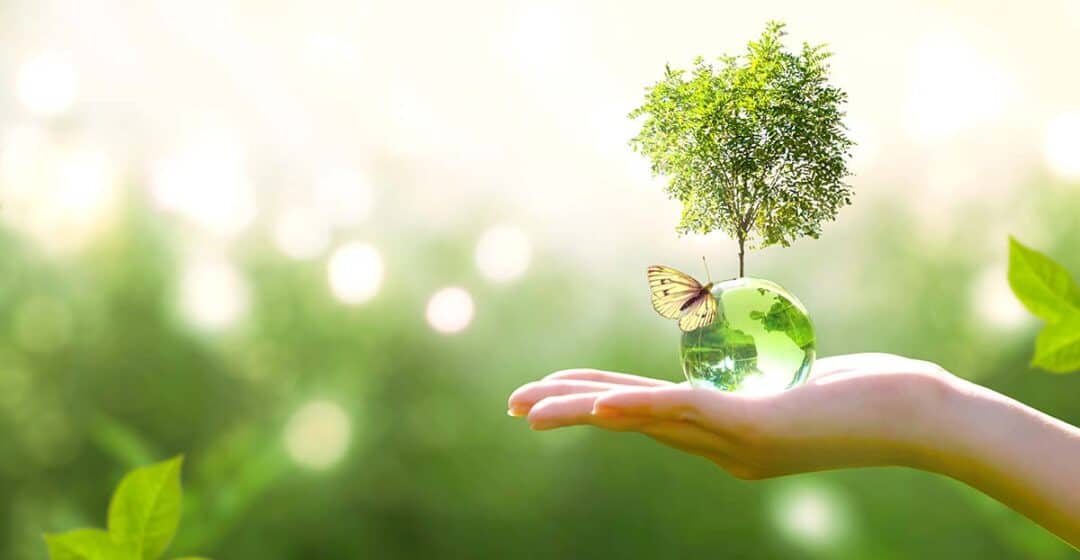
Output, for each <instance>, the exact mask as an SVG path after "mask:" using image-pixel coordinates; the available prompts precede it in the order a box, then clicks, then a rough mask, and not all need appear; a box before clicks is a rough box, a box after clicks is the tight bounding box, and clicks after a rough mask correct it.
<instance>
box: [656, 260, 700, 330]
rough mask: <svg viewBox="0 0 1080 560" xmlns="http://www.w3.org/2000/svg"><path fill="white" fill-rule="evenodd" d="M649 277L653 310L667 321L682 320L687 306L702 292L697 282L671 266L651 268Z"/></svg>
mask: <svg viewBox="0 0 1080 560" xmlns="http://www.w3.org/2000/svg"><path fill="white" fill-rule="evenodd" d="M648 276H649V290H650V291H651V292H652V305H653V309H655V310H656V312H657V313H659V314H660V315H661V316H662V317H665V318H667V319H681V318H682V317H683V316H684V315H685V311H686V307H687V304H688V303H690V300H692V299H694V298H695V297H697V296H698V295H699V294H700V293H701V291H702V289H701V288H702V287H701V284H700V283H699V282H698V281H697V280H694V279H693V278H691V277H690V276H689V275H687V274H683V273H682V272H679V271H678V270H675V269H674V268H671V267H670V266H660V265H653V266H650V267H649V271H648ZM708 299H713V298H711V297H710V298H708ZM714 303H715V302H714ZM714 308H715V306H714ZM684 330H685V329H684Z"/></svg>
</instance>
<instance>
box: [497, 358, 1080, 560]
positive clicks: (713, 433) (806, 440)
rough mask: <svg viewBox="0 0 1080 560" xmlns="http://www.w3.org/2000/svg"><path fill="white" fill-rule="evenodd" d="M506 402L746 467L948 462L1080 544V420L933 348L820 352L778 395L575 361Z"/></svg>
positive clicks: (950, 471)
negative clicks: (937, 360)
mask: <svg viewBox="0 0 1080 560" xmlns="http://www.w3.org/2000/svg"><path fill="white" fill-rule="evenodd" d="M508 406H509V413H510V414H511V415H513V416H526V415H527V416H528V420H529V425H530V426H532V428H533V429H534V430H548V429H552V428H561V427H564V426H573V425H577V424H588V425H591V426H597V427H600V428H605V429H608V430H613V431H636V432H641V433H643V434H645V435H647V436H649V437H651V438H653V439H655V440H657V441H659V442H661V443H663V444H665V445H669V446H671V447H674V448H676V449H679V450H682V451H686V452H688V453H692V454H694V455H700V456H702V457H705V458H706V459H708V460H710V461H712V462H713V463H715V464H717V465H719V466H720V467H721V468H723V469H724V470H726V471H727V472H729V473H731V474H732V475H734V476H736V477H738V478H742V479H759V478H768V477H773V476H781V475H785V474H793V473H800V472H809V471H819V470H825V469H837V468H844V467H859V466H876V465H902V466H910V467H915V468H920V469H924V470H929V471H933V472H938V473H941V474H944V475H947V476H950V477H952V478H955V479H957V480H960V481H962V482H964V483H967V484H969V485H971V486H973V487H974V488H977V489H979V490H981V491H983V492H984V493H986V494H988V495H990V496H992V497H994V498H996V499H998V500H1000V501H1001V502H1002V503H1004V504H1005V505H1007V506H1009V507H1012V508H1013V509H1015V510H1017V511H1019V512H1020V513H1022V514H1024V515H1026V516H1028V517H1030V518H1031V519H1032V520H1033V521H1035V522H1036V523H1038V524H1040V525H1042V526H1043V527H1045V528H1047V529H1048V530H1050V531H1052V532H1053V533H1055V534H1057V535H1058V536H1060V537H1061V538H1062V539H1064V540H1065V541H1067V542H1069V543H1070V544H1072V545H1073V546H1076V547H1080V477H1077V476H1076V465H1078V464H1080V429H1078V428H1076V427H1075V426H1071V425H1069V424H1068V423H1066V422H1062V421H1061V420H1058V419H1056V418H1053V417H1050V416H1048V415H1046V414H1043V413H1042V412H1039V411H1038V410H1035V409H1033V408H1031V407H1029V406H1026V405H1024V404H1022V403H1019V402H1017V401H1015V400H1013V399H1010V398H1008V397H1006V396H1004V395H1001V394H998V393H995V392H994V391H991V390H989V389H986V388H984V387H980V386H978V385H975V384H973V383H969V382H967V381H964V380H962V379H960V378H957V377H953V376H952V375H950V374H949V373H947V372H946V371H945V370H943V369H941V368H940V367H938V366H936V365H934V364H932V363H929V362H923V361H920V360H911V359H907V358H902V357H900V356H893V355H889V354H853V355H848V356H835V357H832V358H824V359H821V360H818V361H817V362H815V364H814V368H813V371H812V372H811V376H810V380H809V381H808V382H807V383H806V384H805V385H802V386H800V387H796V388H794V389H791V390H789V391H784V392H782V393H779V394H774V395H768V396H748V395H739V394H733V393H725V392H721V391H717V390H714V389H701V388H693V387H690V386H689V385H685V384H674V383H670V382H667V381H660V380H656V379H649V378H646V377H637V376H633V375H626V374H623V373H611V372H604V371H596V370H587V369H577V370H567V371H561V372H558V373H554V374H552V375H549V376H547V377H546V378H544V379H543V380H541V381H537V382H534V383H529V384H527V385H524V386H522V387H521V388H519V389H518V390H517V391H514V394H512V395H510V401H509V405H508Z"/></svg>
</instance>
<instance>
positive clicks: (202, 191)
mask: <svg viewBox="0 0 1080 560" xmlns="http://www.w3.org/2000/svg"><path fill="white" fill-rule="evenodd" d="M150 184H151V193H152V195H153V198H154V201H155V202H156V203H157V205H158V207H160V208H161V209H163V210H167V211H171V212H176V213H178V214H181V215H183V216H185V217H187V218H188V219H190V220H192V221H193V222H194V223H196V224H197V225H199V226H200V227H202V228H203V229H205V230H206V231H209V232H211V233H214V234H217V235H220V236H224V237H231V236H235V235H237V234H239V233H240V232H241V231H243V230H244V229H246V228H247V227H248V226H249V225H250V224H251V223H252V221H254V219H255V214H256V206H255V188H254V186H253V185H252V183H251V181H250V179H249V177H248V171H247V164H246V157H245V149H244V146H243V144H242V143H241V142H240V140H239V138H237V137H236V136H235V135H234V134H233V133H232V132H230V131H228V130H225V129H219V128H206V129H203V130H200V131H198V132H195V133H193V134H191V135H190V136H189V137H187V138H185V139H184V140H183V141H182V142H181V143H180V145H179V147H178V148H176V149H175V150H174V151H173V152H172V153H170V154H169V155H167V156H166V157H164V158H161V159H159V160H158V161H157V162H155V164H154V166H153V168H152V170H151V177H150Z"/></svg>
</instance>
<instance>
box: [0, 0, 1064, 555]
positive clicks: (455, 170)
mask: <svg viewBox="0 0 1080 560" xmlns="http://www.w3.org/2000/svg"><path fill="white" fill-rule="evenodd" d="M91 4H94V5H95V6H96V9H91V8H88V7H87V3H78V2H64V1H50V2H37V3H31V2H6V3H4V4H2V5H0V6H2V7H3V11H2V12H0V17H2V18H4V22H5V28H6V29H7V30H8V31H9V32H10V36H11V37H12V38H13V39H12V41H11V44H10V45H9V46H8V47H6V48H5V49H4V52H3V53H0V55H2V56H0V59H2V60H0V72H2V74H0V75H2V80H0V86H2V90H3V92H2V96H0V97H2V99H0V107H2V113H0V127H2V132H3V139H4V140H3V144H2V146H0V441H3V442H4V444H5V445H4V447H5V452H4V453H0V504H3V505H2V507H0V528H2V530H0V557H4V558H19V559H23V558H25V559H37V558H44V557H45V548H44V545H43V542H42V540H41V534H42V533H43V532H46V531H50V532H52V531H62V530H67V529H72V528H75V527H83V526H100V525H101V524H102V522H103V519H102V513H101V512H103V511H104V507H105V505H106V504H107V502H108V497H109V494H110V492H111V491H112V489H113V487H114V485H115V484H116V482H117V481H118V480H119V479H120V477H121V475H122V474H123V472H125V471H126V470H128V469H130V468H132V467H135V466H138V465H143V464H147V463H150V462H152V461H156V460H160V459H163V458H166V457H169V456H172V455H174V454H177V453H184V454H186V463H185V472H184V483H185V515H184V520H183V522H182V525H181V529H180V534H179V537H178V541H177V542H176V543H175V544H174V546H173V547H171V549H170V551H171V553H175V554H178V555H179V554H182V553H199V554H204V555H207V556H211V557H214V558H219V559H229V558H260V559H268V560H269V559H275V558H282V559H285V558H362V557H376V558H414V557H422V556H428V557H440V558H454V557H470V558H487V557H492V558H494V557H506V556H526V557H535V558H566V557H571V558H572V557H610V558H648V557H668V558H677V557H691V556H708V557H716V556H722V557H725V558H728V557H730V558H793V557H794V558H815V557H819V558H869V557H872V558H881V559H888V558H912V557H922V558H971V557H1000V558H1009V557H1015V558H1046V559H1053V558H1067V557H1070V555H1071V554H1074V552H1072V551H1071V550H1070V549H1069V548H1068V547H1067V546H1066V545H1064V544H1063V543H1061V542H1060V541H1058V540H1057V539H1056V538H1055V537H1053V536H1052V535H1050V534H1048V533H1047V532H1045V531H1043V530H1042V529H1040V528H1039V527H1037V526H1035V525H1033V524H1032V523H1030V522H1029V521H1027V520H1026V519H1024V518H1022V517H1020V516H1018V515H1017V514H1015V513H1013V512H1011V511H1010V510H1008V509H1006V508H1004V507H1003V506H1001V505H999V504H997V503H996V502H994V501H992V500H990V499H988V498H986V497H984V496H982V495H980V494H978V493H976V492H974V491H973V490H970V489H968V488H966V487H964V486H962V485H960V484H959V483H956V482H954V481H951V480H948V479H944V478H942V477H938V476H934V475H930V474H925V473H921V472H916V471H912V470H906V469H899V468H897V469H869V470H859V471H848V472H831V473H818V474H812V475H804V476H796V477H788V478H782V479H777V480H769V481H759V482H741V481H737V480H734V479H732V478H730V477H728V476H727V475H726V474H724V473H723V472H721V471H719V470H718V469H716V468H715V467H713V466H711V465H710V464H708V463H707V462H705V461H703V460H698V459H696V458H693V457H689V456H685V455H681V454H677V453H674V452H672V451H670V450H667V449H663V448H660V447H658V446H656V445H655V444H652V443H651V442H649V441H647V440H646V439H645V438H641V437H635V436H630V435H622V434H611V433H599V432H592V431H589V430H585V429H569V430H565V431H557V432H550V433H532V432H530V431H529V430H528V429H527V426H526V425H525V424H524V423H523V422H521V421H520V420H515V419H511V418H507V417H506V416H505V413H504V403H505V398H506V397H507V395H508V394H509V393H510V391H512V390H513V389H514V388H515V387H517V386H518V385H520V384H522V383H525V382H527V381H530V380H533V379H535V378H537V377H540V376H542V375H544V374H546V373H549V372H551V371H554V370H558V369H564V368H568V367H578V366H587V367H596V368H605V369H615V370H621V371H628V372H633V373H637V374H643V375H653V376H657V377H663V378H667V379H677V378H679V376H680V372H679V370H678V361H677V348H678V332H677V330H676V329H675V328H674V326H673V325H671V324H670V323H669V322H667V321H663V320H661V319H659V318H657V317H655V315H654V314H653V312H652V310H651V308H650V305H649V301H648V297H647V289H646V284H645V278H644V270H645V267H646V266H647V265H649V264H653V263H656V262H661V263H665V264H670V265H673V266H676V267H679V268H682V269H684V270H687V271H697V270H698V268H697V264H696V263H697V262H699V261H698V259H699V258H700V255H701V254H706V255H708V256H709V257H710V261H711V262H714V263H717V264H714V265H713V267H714V269H713V272H714V275H715V276H718V277H722V276H724V275H725V273H724V272H717V269H718V268H721V267H727V268H726V273H727V275H731V274H732V272H733V270H734V269H733V267H734V245H733V244H732V243H731V242H730V240H726V239H723V238H719V237H714V236H709V237H704V238H703V237H689V238H682V239H679V238H676V236H675V235H674V232H673V228H674V224H675V221H676V219H677V214H678V208H677V206H673V205H672V204H671V203H670V202H668V201H666V200H664V197H663V194H662V193H661V192H660V189H659V187H658V183H657V181H656V180H652V179H649V178H648V176H647V173H645V172H644V169H645V165H644V162H642V161H638V160H639V159H640V158H637V156H635V155H633V154H632V153H630V150H629V148H626V147H625V142H626V140H627V139H628V138H629V137H630V135H631V134H632V128H633V123H627V122H625V121H626V119H625V114H626V111H627V110H628V109H629V108H630V107H632V106H634V103H635V102H637V101H639V96H640V95H641V93H642V89H641V87H642V86H644V85H645V84H647V83H650V82H651V81H654V80H655V78H656V77H657V76H659V72H660V71H661V70H662V68H663V62H664V61H665V60H673V61H677V62H685V61H687V60H689V59H690V57H692V56H693V55H694V54H697V53H701V52H705V53H710V52H715V53H717V54H719V53H721V52H730V51H733V50H735V49H737V48H739V46H740V45H741V44H742V43H743V42H745V40H746V39H747V38H749V37H751V36H752V35H753V34H754V33H756V32H757V30H759V29H760V27H761V23H762V22H763V21H765V20H766V19H769V18H770V17H776V16H777V15H782V16H783V17H785V19H787V20H788V23H789V25H790V29H791V30H792V31H793V33H794V34H795V39H797V40H801V39H802V38H803V36H805V37H807V38H808V39H810V40H813V41H827V42H829V43H831V44H832V47H833V50H834V51H836V52H837V58H836V60H835V64H836V76H837V83H838V85H840V86H841V87H843V88H845V89H846V90H847V91H848V92H849V94H850V95H851V98H852V105H851V117H852V122H853V128H854V126H855V123H859V126H861V130H862V131H867V130H869V131H871V132H870V133H865V132H864V134H863V135H862V136H861V138H860V137H859V135H858V134H857V135H856V136H857V139H861V140H862V142H861V146H862V147H863V148H864V150H865V151H862V152H859V153H857V155H856V163H857V164H858V167H859V173H858V174H857V175H856V176H855V177H853V178H852V184H853V185H854V187H855V192H856V196H855V201H854V207H852V208H850V209H845V210H844V211H842V212H841V215H840V219H839V220H838V221H837V222H836V223H834V224H829V225H827V226H826V228H825V232H824V235H823V237H822V239H820V240H816V241H814V240H803V241H799V242H797V243H796V244H795V245H794V246H793V247H791V248H789V249H768V250H765V251H759V252H752V253H751V254H750V255H749V257H748V273H749V274H752V275H754V276H760V277H765V278H769V279H771V280H774V281H776V282H778V283H780V284H782V285H783V286H785V287H786V288H788V289H789V290H791V291H792V292H793V293H795V294H797V295H798V296H799V297H800V298H801V299H802V300H803V302H804V303H805V304H806V305H807V307H808V308H809V309H810V311H811V314H812V316H813V318H814V320H815V323H816V328H817V334H818V341H819V352H820V354H821V355H831V354H837V353H847V352H862V351H884V352H894V353H899V354H905V355H910V356H913V357H918V358H922V359H927V360H932V361H935V362H938V363H940V364H942V365H943V366H944V367H946V368H947V369H949V370H950V371H953V372H955V373H956V374H957V375H960V376H963V377H966V378H969V379H973V380H975V381H977V382H979V383H981V384H984V385H987V386H989V387H991V388H993V389H995V390H997V391H1001V392H1003V393H1005V394H1007V395H1010V396H1012V397H1015V398H1017V399H1019V400H1021V401H1024V402H1026V403H1028V404H1030V405H1032V406H1034V407H1036V408H1038V409H1040V410H1043V411H1045V412H1047V413H1049V414H1052V415H1054V416H1056V417H1058V418H1061V419H1063V420H1065V421H1068V422H1070V423H1073V424H1080V377H1077V376H1055V375H1051V374H1046V373H1043V372H1039V371H1035V370H1031V369H1029V367H1028V365H1027V364H1028V361H1029V359H1030V355H1031V350H1032V344H1033V337H1034V333H1035V332H1036V331H1037V328H1038V323H1037V322H1036V321H1035V320H1034V319H1033V318H1031V317H1029V316H1028V315H1027V314H1026V312H1025V311H1024V310H1023V309H1022V308H1020V307H1019V304H1018V303H1017V302H1016V301H1015V300H1014V299H1013V297H1012V296H1011V294H1010V293H1009V290H1008V286H1007V284H1006V280H1005V267H1004V263H1005V258H1006V254H1007V253H1006V251H1007V242H1006V241H1007V240H1006V234H1008V233H1014V234H1015V235H1017V237H1018V238H1019V239H1020V240H1022V241H1024V242H1025V243H1027V244H1029V245H1031V246H1033V247H1035V248H1037V249H1039V250H1042V251H1044V252H1046V253H1048V254H1050V255H1051V256H1053V257H1054V258H1055V259H1057V260H1059V261H1060V262H1062V263H1063V264H1064V265H1065V266H1066V267H1068V268H1069V269H1070V270H1072V271H1073V272H1074V273H1080V219H1078V216H1080V124H1077V123H1078V122H1080V118H1078V117H1075V114H1074V113H1072V112H1070V111H1074V110H1075V109H1076V107H1074V106H1070V105H1069V103H1070V101H1069V100H1070V99H1071V100H1072V101H1071V103H1075V99H1076V98H1077V94H1080V83H1078V82H1077V80H1076V77H1075V76H1062V75H1061V72H1060V67H1061V62H1062V61H1063V60H1066V58H1065V56H1066V55H1065V54H1064V53H1067V52H1070V51H1069V49H1068V48H1063V49H1062V48H1059V49H1057V50H1056V51H1054V52H1058V53H1060V54H1058V55H1053V56H1058V57H1059V58H1058V59H1054V58H1053V56H1050V58H1051V60H1043V59H1039V60H1036V59H1037V58H1038V57H1036V56H1034V55H1033V54H1032V53H1030V52H1028V49H1039V48H1042V47H1045V46H1046V45H1045V44H1042V43H1040V41H1050V40H1055V39H1050V38H1048V37H1058V39H1056V40H1059V41H1073V42H1074V43H1075V42H1076V41H1077V39H1075V38H1073V39H1065V38H1062V37H1064V36H1066V35H1067V34H1064V33H1059V34H1055V33H1051V32H1049V31H1046V29H1045V26H1050V25H1053V26H1062V27H1063V28H1069V27H1068V26H1070V25H1080V18H1077V19H1076V20H1072V19H1069V17H1072V16H1068V17H1066V16H1064V15H1062V14H1059V13H1057V12H1056V11H1055V10H1058V9H1060V8H1059V7H1056V6H1057V5H1056V4H1054V5H1051V4H1050V3H1048V4H1046V5H1041V4H1037V5H1032V6H1025V10H1026V11H1025V12H1024V13H1023V14H1021V15H1018V14H983V15H980V19H978V22H979V24H980V26H981V27H976V28H974V30H972V28H970V27H968V26H966V25H965V24H963V23H958V22H963V21H967V19H965V18H966V16H967V14H970V13H971V11H972V10H977V8H978V5H977V4H966V3H963V2H958V3H949V4H947V5H944V6H937V5H936V4H935V5H930V4H929V3H924V4H916V5H915V7H908V8H905V7H902V6H901V5H900V4H896V5H893V4H889V3H883V4H882V5H881V6H878V7H875V8H874V9H875V10H879V11H880V13H879V12H878V11H874V12H873V13H871V12H870V11H869V8H865V9H864V8H860V7H858V6H857V5H855V4H849V3H843V2H840V3H836V6H835V7H836V8H837V9H841V8H843V9H845V10H847V13H848V14H849V15H848V16H847V17H848V18H849V19H847V20H843V19H841V20H840V21H836V18H835V17H829V16H827V15H823V14H821V13H820V12H822V11H825V12H829V11H830V10H820V9H818V8H814V9H813V10H811V9H810V8H808V7H800V5H799V4H797V3H789V4H783V5H778V6H775V7H773V8H772V9H768V10H767V9H765V8H756V7H742V8H740V9H739V10H738V11H736V12H737V13H734V14H732V13H724V14H723V15H724V17H723V18H721V17H720V15H721V14H720V13H719V12H717V10H720V9H721V8H719V7H716V6H712V4H708V5H706V4H700V3H689V2H683V3H676V4H677V5H673V6H671V7H669V8H665V10H666V11H670V12H671V13H670V14H668V13H664V14H657V13H656V11H655V9H646V8H645V7H641V6H628V5H624V4H623V3H597V4H595V5H590V6H587V7H580V6H576V5H573V4H569V3H558V2H556V3H552V4H545V5H535V4H529V3H521V4H513V5H509V4H506V5H504V4H496V3H485V2H475V3H467V4H465V5H462V6H458V7H455V8H454V9H452V10H451V9H449V8H447V7H445V6H441V5H438V6H437V5H433V4H423V3H420V4H416V5H413V4H412V3H404V4H403V5H391V4H390V3H379V2H368V3H364V4H363V5H362V6H358V5H353V4H351V3H348V4H347V3H343V2H317V3H314V4H311V5H310V6H306V7H305V8H302V9H301V8H298V7H296V8H295V11H293V8H290V7H288V6H286V5H285V3H281V2H271V3H266V4H261V3H260V4H258V5H256V4H255V3H247V2H188V3H170V2H158V3H147V4H145V5H140V6H129V5H126V4H125V3H122V2H108V1H101V2H95V3H91ZM95 10H96V11H95ZM766 12H768V13H766ZM94 13H96V14H97V15H98V17H96V18H91V17H88V15H87V14H94ZM417 13H421V14H423V15H424V17H421V18H417V17H416V14H417ZM687 13H696V14H699V15H700V16H701V17H699V18H695V19H700V20H701V22H689V23H688V22H686V20H685V14H687ZM980 13H981V12H980ZM680 14H682V15H680ZM710 20H711V21H714V22H715V21H720V20H723V23H722V24H721V27H719V28H716V27H715V26H713V27H708V28H707V26H706V23H705V22H707V21H710ZM436 22H441V23H436ZM679 22H681V23H679ZM886 22H888V24H889V25H891V27H890V28H892V29H896V30H897V37H899V36H901V35H902V36H903V37H904V38H903V39H900V38H882V39H880V40H878V39H873V33H872V32H871V31H872V30H873V29H875V28H880V26H881V25H884V24H885V23H886ZM1038 22H1042V23H1038ZM677 23H678V25H676V24H677ZM1036 23H1038V25H1036ZM687 25H689V26H690V27H689V28H687V27H686V26H687ZM710 25H711V24H710ZM680 26H681V27H680ZM1041 26H1042V27H1041ZM650 30H657V31H656V34H655V36H652V35H649V38H648V39H642V37H643V36H644V35H646V32H647V31H650ZM943 30H944V31H943ZM987 30H989V31H987ZM909 32H910V33H909ZM485 33H486V35H483V34H485ZM1076 35H1077V34H1073V35H1072V36H1073V37H1075V36H1076ZM987 37H997V38H998V39H1001V41H997V40H995V41H987V40H986V38H987ZM942 38H944V39H942ZM939 39H940V40H939ZM1000 42H1004V43H1006V44H1015V45H1021V44H1022V45H1024V46H1022V47H1017V49H1016V50H1015V52H1013V53H1012V54H1011V55H1010V56H1011V57H1015V58H1016V59H1021V60H1023V61H1024V62H1023V63H1022V64H1014V63H1013V60H1014V58H1010V56H1002V55H1001V51H1000V50H997V49H999V46H995V45H999V43H1000ZM1059 46H1060V45H1059ZM926 49H931V51H930V52H931V53H932V54H933V55H934V56H932V57H931V58H930V59H927V58H926V52H927V51H926ZM933 49H937V50H933ZM1047 52H1050V51H1047ZM474 55H475V56H474ZM1028 55H1031V56H1028ZM507 57H509V58H507ZM909 59H910V60H912V61H914V62H913V63H912V66H911V67H910V68H908V69H907V70H904V71H890V70H889V68H894V67H895V66H893V65H892V64H891V63H892V62H895V61H908V60H909ZM928 60H929V62H928ZM969 62H970V64H968V63H969ZM905 68H907V67H906V66H905ZM927 76H929V78H932V79H934V80H937V82H935V84H934V86H935V87H934V88H931V89H933V90H934V91H937V92H939V93H938V94H936V96H932V97H930V98H929V99H930V101H927V97H926V95H928V94H926V92H925V91H924V89H923V86H921V85H919V84H920V83H922V82H920V80H923V79H928V78H927ZM1055 76H1056V77H1057V78H1058V79H1055ZM1021 78H1023V79H1021ZM950 79H954V81H949V80H950ZM910 84H915V85H911V86H910V87H908V86H909V85H910ZM984 86H985V87H984ZM965 88H974V89H965ZM893 89H897V90H900V91H904V92H906V93H905V94H904V96H898V95H892V94H887V93H883V92H885V91H886V90H889V91H891V90H893ZM479 92H487V93H479ZM493 92H494V93H493ZM957 92H959V93H957ZM1004 92H1008V93H1007V94H1006V93H1004ZM1070 92H1071V93H1070ZM998 94H1000V96H998ZM995 96H997V97H995ZM1070 96H1071V97H1070ZM988 99H989V101H988ZM927 114H929V116H927ZM447 290H449V291H447Z"/></svg>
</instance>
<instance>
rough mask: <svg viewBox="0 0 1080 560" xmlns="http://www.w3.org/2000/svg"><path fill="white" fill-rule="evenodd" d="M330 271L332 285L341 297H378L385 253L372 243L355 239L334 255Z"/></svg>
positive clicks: (354, 301)
mask: <svg viewBox="0 0 1080 560" xmlns="http://www.w3.org/2000/svg"><path fill="white" fill-rule="evenodd" d="M328 274H329V281H330V289H331V290H332V291H333V292H334V295H335V296H337V298H338V299H339V300H341V301H343V302H345V303H348V304H354V305H355V304H360V303H364V302H366V301H368V300H370V299H371V298H373V297H375V294H377V293H378V292H379V287H380V286H381V285H382V280H383V262H382V257H381V256H379V252H378V251H376V250H375V248H374V247H372V246H371V245H369V244H367V243H360V242H355V241H354V242H352V243H348V244H346V245H343V246H342V247H340V248H338V249H337V250H336V251H334V253H333V255H331V256H330V264H329V269H328Z"/></svg>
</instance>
